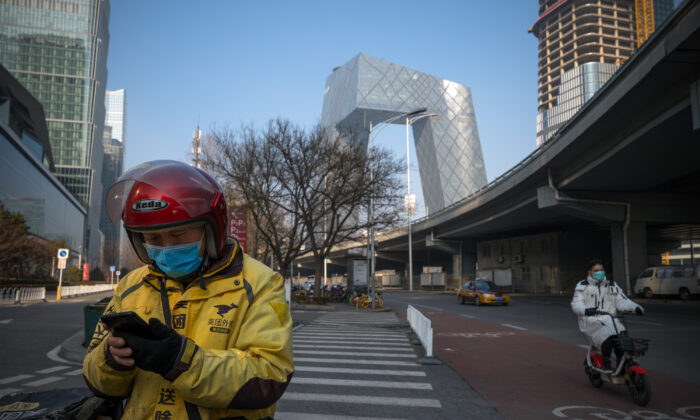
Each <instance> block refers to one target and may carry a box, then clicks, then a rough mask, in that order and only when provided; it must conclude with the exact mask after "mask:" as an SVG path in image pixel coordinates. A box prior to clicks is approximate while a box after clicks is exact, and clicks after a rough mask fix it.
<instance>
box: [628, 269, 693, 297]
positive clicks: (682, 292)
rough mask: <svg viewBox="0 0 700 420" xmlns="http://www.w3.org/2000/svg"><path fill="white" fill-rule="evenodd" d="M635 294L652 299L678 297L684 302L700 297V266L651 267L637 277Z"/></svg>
mask: <svg viewBox="0 0 700 420" xmlns="http://www.w3.org/2000/svg"><path fill="white" fill-rule="evenodd" d="M634 293H635V294H637V295H640V296H644V297H645V298H647V299H651V298H652V297H654V295H678V297H680V298H681V299H683V300H686V299H689V298H690V297H692V296H693V295H695V296H698V295H700V265H696V266H692V265H676V266H668V265H666V266H660V267H649V268H647V269H646V270H644V271H642V273H641V274H640V275H639V276H638V277H637V281H636V282H635V284H634Z"/></svg>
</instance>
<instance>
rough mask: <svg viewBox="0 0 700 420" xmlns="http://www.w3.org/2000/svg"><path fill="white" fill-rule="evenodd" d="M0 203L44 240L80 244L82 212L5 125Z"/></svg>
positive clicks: (0, 131) (0, 139) (0, 142)
mask: <svg viewBox="0 0 700 420" xmlns="http://www.w3.org/2000/svg"><path fill="white" fill-rule="evenodd" d="M0 179H1V180H11V182H0V201H2V202H3V204H4V205H5V207H6V208H7V209H9V210H10V211H13V212H19V213H22V215H23V216H24V218H25V220H26V222H27V225H28V226H29V231H30V232H31V233H33V234H34V235H37V236H40V237H42V238H45V239H49V240H53V239H65V241H66V244H67V245H68V246H69V247H70V248H71V249H73V250H74V251H77V250H79V249H80V247H81V246H82V244H83V226H84V225H85V218H86V214H85V210H84V209H83V208H82V206H81V205H80V204H79V203H78V202H77V201H76V199H75V198H74V197H73V196H72V195H71V194H70V193H69V192H68V190H67V189H66V188H65V187H64V186H63V185H62V184H61V183H60V182H59V181H58V180H57V179H56V178H55V177H54V176H53V175H52V174H51V172H49V170H48V169H46V167H45V166H44V165H43V164H42V163H41V161H40V160H38V159H36V158H35V157H34V154H33V153H32V152H31V151H30V150H29V148H27V147H26V145H25V144H24V142H22V141H21V140H20V139H19V138H18V137H17V136H16V134H15V133H12V132H11V131H10V130H9V129H8V128H7V126H6V125H4V124H2V125H0Z"/></svg>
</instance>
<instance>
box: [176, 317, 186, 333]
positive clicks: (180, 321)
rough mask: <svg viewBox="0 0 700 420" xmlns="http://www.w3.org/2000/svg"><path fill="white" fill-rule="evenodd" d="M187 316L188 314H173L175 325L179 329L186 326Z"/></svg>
mask: <svg viewBox="0 0 700 420" xmlns="http://www.w3.org/2000/svg"><path fill="white" fill-rule="evenodd" d="M186 317H187V315H186V314H180V315H173V327H175V328H176V329H178V330H181V329H183V328H185V318H186Z"/></svg>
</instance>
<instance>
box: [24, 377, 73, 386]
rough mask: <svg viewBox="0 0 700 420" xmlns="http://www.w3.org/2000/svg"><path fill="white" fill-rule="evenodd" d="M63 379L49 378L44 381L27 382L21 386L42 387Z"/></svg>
mask: <svg viewBox="0 0 700 420" xmlns="http://www.w3.org/2000/svg"><path fill="white" fill-rule="evenodd" d="M63 379H65V378H63V377H62V376H49V377H46V378H44V379H39V380H38V381H33V382H27V383H25V384H22V385H23V386H42V385H46V384H50V383H52V382H58V381H61V380H63Z"/></svg>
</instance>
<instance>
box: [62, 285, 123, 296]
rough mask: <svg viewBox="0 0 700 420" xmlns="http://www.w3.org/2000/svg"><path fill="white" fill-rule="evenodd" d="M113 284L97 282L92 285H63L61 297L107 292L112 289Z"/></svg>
mask: <svg viewBox="0 0 700 420" xmlns="http://www.w3.org/2000/svg"><path fill="white" fill-rule="evenodd" d="M112 287H113V286H112V285H110V284H95V285H91V286H66V287H61V297H62V298H64V297H69V296H82V295H89V294H92V293H99V292H106V291H108V290H112Z"/></svg>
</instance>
